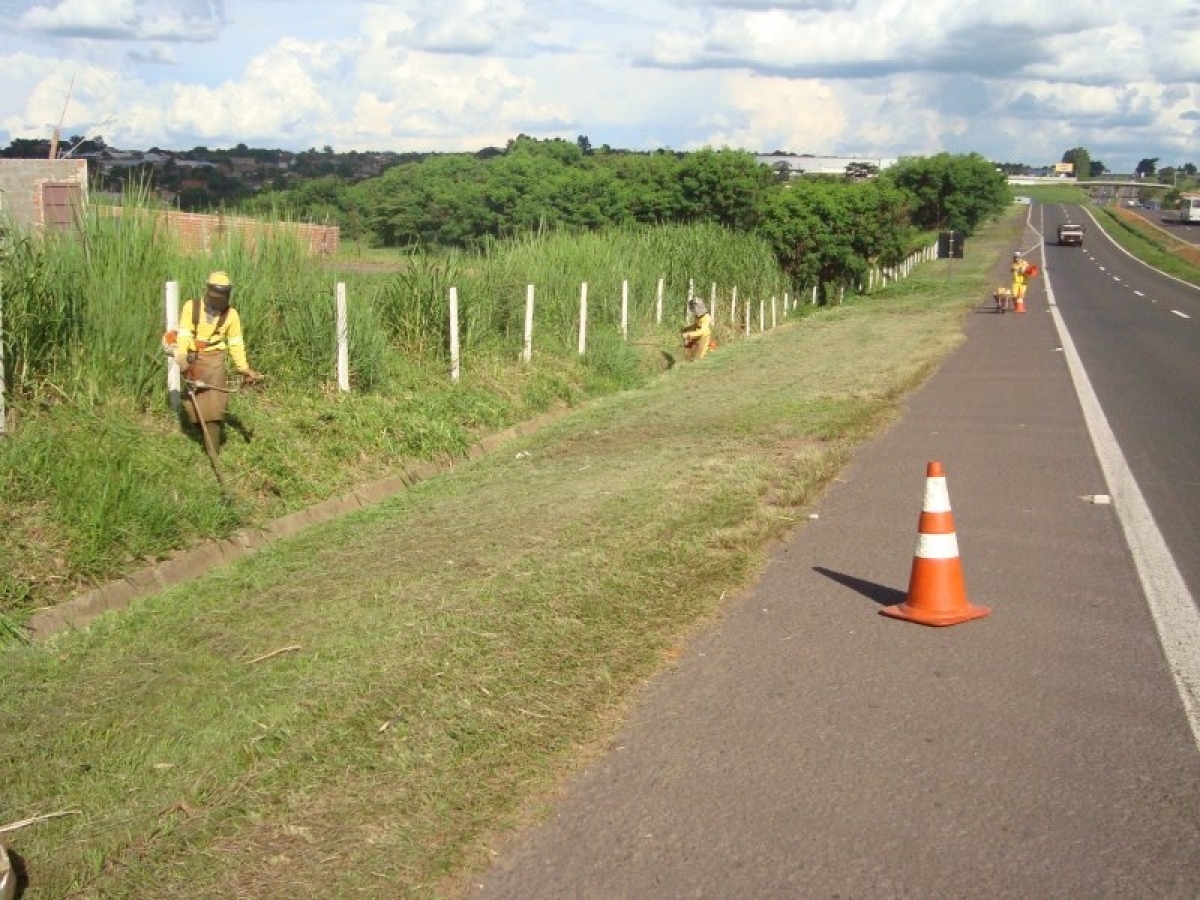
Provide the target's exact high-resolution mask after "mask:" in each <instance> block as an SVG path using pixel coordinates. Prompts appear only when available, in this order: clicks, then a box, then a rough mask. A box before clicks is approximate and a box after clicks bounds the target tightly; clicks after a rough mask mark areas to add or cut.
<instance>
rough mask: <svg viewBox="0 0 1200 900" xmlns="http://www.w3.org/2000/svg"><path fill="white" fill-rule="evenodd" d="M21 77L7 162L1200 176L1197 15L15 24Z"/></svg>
mask: <svg viewBox="0 0 1200 900" xmlns="http://www.w3.org/2000/svg"><path fill="white" fill-rule="evenodd" d="M0 67H2V70H3V71H4V73H5V77H4V86H3V87H2V88H0V146H3V145H7V143H8V142H9V141H11V140H12V139H13V138H17V137H48V136H49V134H50V132H51V130H52V129H53V127H54V125H55V124H56V123H57V122H58V121H59V118H60V116H61V117H62V120H63V132H64V135H71V134H89V135H96V134H99V135H102V136H103V137H104V138H105V140H106V141H107V142H108V143H109V144H110V145H112V146H115V147H119V148H123V149H142V148H148V147H151V146H158V147H162V148H165V149H173V150H186V149H191V148H192V147H196V146H207V147H213V148H217V147H231V146H233V145H235V144H237V143H246V144H249V145H251V146H258V147H281V148H286V149H292V150H304V149H307V148H309V147H316V148H318V149H320V148H322V147H325V146H327V145H328V146H332V147H333V148H334V149H335V150H337V151H348V150H360V151H365V150H396V151H406V150H421V151H425V150H443V151H458V150H478V149H480V148H482V147H486V146H502V145H503V144H504V143H505V142H506V141H508V140H509V139H510V138H512V137H515V136H516V135H517V134H521V133H524V134H529V135H533V136H536V137H565V138H568V139H572V140H573V139H574V138H575V137H576V136H577V135H580V134H585V135H587V136H588V137H589V139H590V140H591V142H592V143H593V144H594V145H597V146H599V145H601V144H609V145H611V146H613V147H620V148H624V149H631V150H650V149H654V148H658V147H668V148H671V149H676V150H688V149H695V148H699V147H704V146H709V147H736V148H741V149H746V150H751V151H755V152H772V151H775V150H784V151H789V152H793V153H812V154H816V155H854V156H867V157H879V158H893V157H898V156H905V155H928V154H932V153H937V152H940V151H943V150H946V151H949V152H952V153H966V152H971V151H975V152H979V153H981V154H983V155H984V156H986V157H988V158H989V159H993V160H995V161H997V162H1026V163H1029V164H1033V165H1045V164H1049V163H1053V162H1056V161H1058V160H1059V159H1060V158H1061V156H1062V154H1063V152H1064V151H1066V150H1068V149H1070V148H1072V147H1076V146H1083V147H1086V148H1087V149H1088V150H1089V151H1090V153H1091V155H1092V158H1093V159H1097V160H1100V161H1102V162H1104V163H1105V164H1106V165H1107V166H1108V167H1109V168H1110V169H1111V170H1113V171H1126V172H1127V171H1131V170H1132V169H1133V167H1134V166H1135V165H1136V164H1137V163H1138V161H1139V160H1141V159H1143V158H1147V157H1157V158H1158V159H1159V166H1160V167H1161V166H1167V165H1179V164H1183V163H1187V162H1192V163H1196V164H1197V165H1200V2H1197V0H1156V2H1155V3H1153V4H1151V5H1149V6H1147V7H1141V6H1140V5H1139V4H1134V3H1131V2H1129V0H1091V2H1089V3H1067V4H1056V5H1052V4H1049V3H1046V2H1044V0H1039V2H1026V0H1009V2H1006V3H996V2H994V0H992V2H981V0H922V2H914V0H584V2H578V3H572V2H570V0H567V2H563V0H394V2H360V0H325V2H320V3H317V2H306V0H302V2H287V0H0ZM68 95H69V98H70V99H69V101H68ZM64 105H65V114H64Z"/></svg>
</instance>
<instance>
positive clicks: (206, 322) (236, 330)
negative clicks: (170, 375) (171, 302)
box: [175, 300, 250, 372]
mask: <svg viewBox="0 0 1200 900" xmlns="http://www.w3.org/2000/svg"><path fill="white" fill-rule="evenodd" d="M197 303H199V304H200V306H199V308H196V306H195V304H197ZM225 350H228V351H229V355H230V356H231V357H232V358H233V366H234V368H235V369H237V370H238V371H239V372H245V371H246V370H247V369H249V368H250V363H249V362H248V361H247V359H246V343H245V341H244V340H243V339H242V319H241V316H239V315H238V312H237V310H236V309H234V308H233V307H229V308H227V309H226V310H225V311H224V312H223V313H218V314H216V315H211V314H210V313H209V312H208V310H206V309H204V302H203V301H197V300H189V301H187V302H186V303H184V304H183V309H182V310H180V313H179V330H178V331H177V332H176V335H175V361H176V362H177V363H179V368H181V369H185V370H186V369H187V367H188V354H190V353H218V352H222V351H225Z"/></svg>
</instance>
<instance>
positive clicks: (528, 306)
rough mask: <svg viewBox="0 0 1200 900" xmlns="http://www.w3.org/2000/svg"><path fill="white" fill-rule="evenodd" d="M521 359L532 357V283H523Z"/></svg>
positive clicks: (526, 360)
mask: <svg viewBox="0 0 1200 900" xmlns="http://www.w3.org/2000/svg"><path fill="white" fill-rule="evenodd" d="M521 359H523V360H525V362H529V361H530V360H531V359H533V285H532V284H527V285H525V347H524V349H522V350H521Z"/></svg>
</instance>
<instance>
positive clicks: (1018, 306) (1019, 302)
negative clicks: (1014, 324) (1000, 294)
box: [1013, 294, 1025, 313]
mask: <svg viewBox="0 0 1200 900" xmlns="http://www.w3.org/2000/svg"><path fill="white" fill-rule="evenodd" d="M1013 312H1019V313H1023V312H1025V298H1024V297H1022V296H1021V295H1019V294H1018V295H1016V296H1014V297H1013Z"/></svg>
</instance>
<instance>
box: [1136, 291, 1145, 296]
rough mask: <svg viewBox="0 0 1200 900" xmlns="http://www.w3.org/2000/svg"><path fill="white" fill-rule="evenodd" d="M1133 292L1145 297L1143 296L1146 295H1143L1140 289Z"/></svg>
mask: <svg viewBox="0 0 1200 900" xmlns="http://www.w3.org/2000/svg"><path fill="white" fill-rule="evenodd" d="M1134 293H1135V294H1137V295H1138V296H1139V297H1145V296H1146V295H1145V294H1143V293H1142V292H1141V291H1134Z"/></svg>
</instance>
